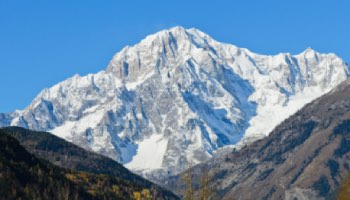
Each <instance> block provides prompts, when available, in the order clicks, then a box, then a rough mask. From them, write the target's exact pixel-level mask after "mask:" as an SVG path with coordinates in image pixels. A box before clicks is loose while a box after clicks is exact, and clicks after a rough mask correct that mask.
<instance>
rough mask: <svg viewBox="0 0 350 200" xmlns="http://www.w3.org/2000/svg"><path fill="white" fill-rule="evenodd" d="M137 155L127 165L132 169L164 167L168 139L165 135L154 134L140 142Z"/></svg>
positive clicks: (145, 169)
mask: <svg viewBox="0 0 350 200" xmlns="http://www.w3.org/2000/svg"><path fill="white" fill-rule="evenodd" d="M137 145H138V148H137V153H136V155H135V156H134V157H133V158H132V160H131V162H129V163H126V164H125V167H127V168H128V169H131V170H136V171H137V170H143V171H147V170H152V169H159V168H161V167H162V162H163V157H164V154H165V152H166V148H167V145H168V140H167V139H165V138H164V137H163V135H160V134H159V135H157V134H154V135H152V136H151V137H149V138H147V139H144V140H143V141H141V142H139V143H138V144H137Z"/></svg>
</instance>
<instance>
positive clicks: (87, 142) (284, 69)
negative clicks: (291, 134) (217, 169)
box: [0, 27, 349, 177]
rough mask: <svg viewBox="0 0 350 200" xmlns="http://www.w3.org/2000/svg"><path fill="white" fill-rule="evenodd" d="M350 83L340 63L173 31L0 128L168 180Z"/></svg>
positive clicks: (55, 90)
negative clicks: (51, 138)
mask: <svg viewBox="0 0 350 200" xmlns="http://www.w3.org/2000/svg"><path fill="white" fill-rule="evenodd" d="M348 77H349V67H348V65H347V64H346V63H345V62H344V61H342V60H341V59H340V58H338V57H337V56H336V55H334V54H320V53H317V52H315V51H314V50H312V49H307V50H306V51H304V52H302V53H301V54H298V55H290V54H289V53H281V54H278V55H275V56H265V55H258V54H255V53H252V52H250V51H249V50H247V49H243V48H238V47H236V46H233V45H229V44H223V43H219V42H217V41H215V40H214V39H212V38H211V37H210V36H208V35H206V34H205V33H203V32H201V31H199V30H196V29H184V28H182V27H175V28H172V29H169V30H164V31H160V32H159V33H156V34H154V35H151V36H148V37H147V38H145V39H144V40H142V41H141V42H140V43H139V44H136V45H135V46H132V47H129V46H128V47H125V48H124V49H122V50H121V51H120V52H119V53H117V54H116V55H115V56H114V57H113V59H112V60H111V62H110V63H109V65H108V67H107V69H106V70H103V71H101V72H99V73H97V74H89V75H87V76H84V77H81V76H79V75H76V76H74V77H72V78H69V79H67V80H65V81H63V82H61V83H59V84H57V85H55V86H53V87H51V88H48V89H45V90H43V91H42V92H41V93H40V94H39V95H38V96H37V97H36V98H35V99H34V100H33V102H32V103H31V104H30V105H29V106H28V107H27V108H26V109H24V110H22V111H16V112H14V113H11V114H8V115H2V116H1V118H3V120H2V122H1V123H0V125H6V124H10V125H12V126H21V127H25V128H30V129H33V130H44V131H51V132H52V133H54V134H55V135H57V136H60V137H62V138H64V139H66V140H69V141H72V142H73V143H75V144H78V145H79V146H82V147H84V148H86V149H90V150H93V151H95V152H98V153H100V154H103V155H106V156H108V157H110V158H113V159H115V160H117V161H119V162H121V163H123V164H124V165H125V166H126V167H128V168H129V169H132V170H134V171H140V172H142V173H144V174H145V173H151V175H152V176H156V177H158V176H167V175H171V174H175V173H178V172H181V171H182V170H183V169H185V168H186V167H187V166H188V164H189V163H194V164H196V163H199V162H202V161H205V160H207V159H209V158H210V157H211V156H212V155H213V153H214V152H215V151H216V150H217V149H218V148H220V147H224V146H227V145H234V144H237V142H239V141H241V142H240V143H239V144H238V145H239V146H242V145H244V144H246V143H249V142H251V141H254V140H256V139H259V138H261V137H264V136H266V135H267V134H268V133H269V132H270V131H271V130H272V129H273V128H274V127H275V126H276V125H277V124H279V123H280V122H281V121H282V120H283V119H285V118H286V117H288V116H289V115H290V114H292V113H294V112H296V111H297V110H298V109H299V108H301V107H302V106H303V105H305V103H307V102H309V101H311V100H313V99H315V98H317V97H318V96H320V95H321V94H323V93H325V92H327V91H329V90H330V89H332V88H333V87H335V86H336V85H338V84H339V83H340V82H341V81H343V80H345V79H347V78H348ZM262 121H264V122H267V121H268V122H269V123H261V122H262ZM242 138H243V139H242Z"/></svg>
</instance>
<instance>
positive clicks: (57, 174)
mask: <svg viewBox="0 0 350 200" xmlns="http://www.w3.org/2000/svg"><path fill="white" fill-rule="evenodd" d="M0 186H1V187H0V195H1V199H57V200H59V199H65V198H66V197H67V195H68V196H70V197H71V199H94V198H93V196H92V195H89V194H88V193H87V192H86V191H84V190H83V189H81V188H79V187H78V186H77V185H75V184H74V183H73V182H71V181H69V180H68V179H67V178H65V176H64V173H62V172H61V171H60V170H59V169H58V168H55V167H53V166H50V165H48V164H46V163H43V162H41V161H40V160H39V159H37V158H36V157H35V156H33V155H31V154H30V153H28V152H27V151H26V150H25V149H24V148H23V147H22V146H21V145H20V144H19V143H18V141H16V140H15V139H14V138H12V137H10V136H8V135H6V134H5V133H4V132H3V131H2V130H0Z"/></svg>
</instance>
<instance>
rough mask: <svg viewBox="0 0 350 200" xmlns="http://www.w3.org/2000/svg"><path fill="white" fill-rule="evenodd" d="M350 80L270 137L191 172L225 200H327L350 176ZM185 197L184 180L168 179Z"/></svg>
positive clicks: (318, 100)
mask: <svg viewBox="0 0 350 200" xmlns="http://www.w3.org/2000/svg"><path fill="white" fill-rule="evenodd" d="M349 156H350V81H349V80H348V81H346V82H344V83H342V84H341V85H339V86H338V87H337V88H336V89H334V90H333V91H331V92H330V93H328V94H326V95H324V96H322V97H320V98H319V99H317V100H315V101H313V102H312V103H309V104H307V105H306V106H305V107H304V108H303V109H301V110H300V111H298V112H297V113H296V114H294V115H293V116H291V117H290V118H288V119H287V120H285V121H284V122H283V123H281V124H280V125H278V126H277V127H276V128H275V129H274V130H273V131H272V132H271V133H270V135H269V136H268V137H267V138H264V139H262V140H259V141H256V142H254V143H252V144H250V145H248V146H245V147H243V148H242V149H241V150H240V151H237V150H233V151H232V152H231V153H229V154H227V155H224V156H219V157H215V158H214V159H212V160H210V161H209V162H208V163H205V164H202V165H199V166H197V167H195V168H194V169H191V171H193V173H194V174H195V178H194V179H195V180H198V179H199V178H200V176H201V172H200V171H201V169H210V172H206V174H209V177H210V187H211V188H213V191H215V192H214V193H213V194H215V195H217V196H218V197H219V198H220V199H294V198H296V199H323V198H325V197H332V194H333V192H334V191H335V190H336V188H338V186H339V184H340V183H341V182H342V181H343V180H344V179H345V178H346V177H347V175H348V174H349V172H350V159H349ZM168 185H169V187H170V188H176V187H177V191H178V192H180V190H181V188H183V187H184V185H183V183H181V180H180V179H179V177H175V178H172V179H170V180H168Z"/></svg>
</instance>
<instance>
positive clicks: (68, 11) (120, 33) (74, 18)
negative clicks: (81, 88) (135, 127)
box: [0, 0, 350, 112]
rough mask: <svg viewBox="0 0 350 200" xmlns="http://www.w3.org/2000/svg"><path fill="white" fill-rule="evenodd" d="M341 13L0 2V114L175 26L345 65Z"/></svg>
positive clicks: (111, 2) (319, 1)
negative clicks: (330, 56)
mask: <svg viewBox="0 0 350 200" xmlns="http://www.w3.org/2000/svg"><path fill="white" fill-rule="evenodd" d="M349 10H350V1H348V0H342V1H341V0H332V1H328V0H327V1H326V0H293V1H287V0H266V1H261V0H255V1H252V0H227V1H225V0H221V1H219V0H217V1H212V0H210V1H205V0H201V1H199V0H198V1H195V0H193V1H189V0H187V1H184V0H173V1H164V0H163V1H160V0H159V1H141V0H140V1H132V0H130V1H118V0H101V1H97V0H74V1H71V0H70V1H68V0H60V1H44V0H36V1H28V0H22V1H19V0H11V1H10V0H0V92H1V96H0V112H10V111H13V110H15V109H23V108H24V107H25V106H27V105H28V104H29V103H30V102H31V100H32V99H33V98H34V97H35V96H36V95H37V94H38V93H39V92H40V91H41V90H42V89H43V88H45V87H50V86H52V85H54V84H56V83H58V82H60V81H62V80H64V79H66V78H68V77H70V76H72V75H74V74H76V73H78V74H80V75H85V74H88V73H95V72H97V71H99V70H102V69H104V68H105V67H106V65H107V64H108V62H109V60H110V59H111V57H112V56H113V55H114V54H115V53H116V52H118V51H119V50H120V49H121V48H122V47H124V46H125V45H133V44H135V43H137V42H138V41H140V40H141V39H143V38H144V37H146V36H147V35H149V34H151V33H154V32H157V31H159V30H162V29H166V28H170V27H173V26H176V25H180V26H184V27H186V28H191V27H195V28H197V29H200V30H202V31H203V32H206V33H208V34H209V35H211V36H212V37H213V38H214V39H216V40H218V41H222V42H227V43H232V44H235V45H237V46H239V47H246V48H248V49H250V50H251V51H253V52H257V53H262V54H276V53H278V52H291V53H299V52H301V51H303V50H304V49H306V48H307V47H309V46H311V47H312V48H314V49H315V50H317V51H320V52H334V53H336V54H337V55H339V56H340V57H342V58H343V59H344V60H345V61H347V62H350V37H349V36H350V12H349Z"/></svg>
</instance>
